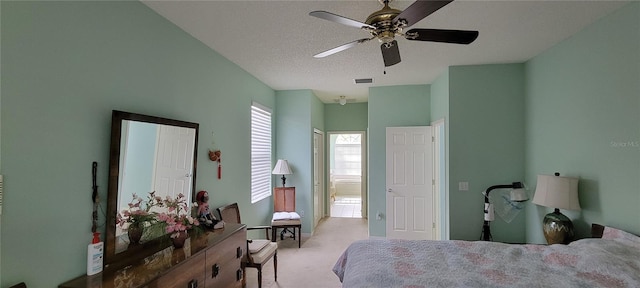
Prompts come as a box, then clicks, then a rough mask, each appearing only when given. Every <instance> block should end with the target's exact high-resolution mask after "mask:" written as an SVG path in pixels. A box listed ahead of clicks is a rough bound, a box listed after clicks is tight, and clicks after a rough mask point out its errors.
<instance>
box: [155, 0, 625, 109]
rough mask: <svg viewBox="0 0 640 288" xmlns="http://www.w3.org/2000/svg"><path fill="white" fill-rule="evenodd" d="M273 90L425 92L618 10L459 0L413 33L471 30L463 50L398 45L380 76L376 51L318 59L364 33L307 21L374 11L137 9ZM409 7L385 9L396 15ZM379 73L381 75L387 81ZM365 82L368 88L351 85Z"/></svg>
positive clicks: (530, 53) (364, 0)
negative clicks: (449, 74)
mask: <svg viewBox="0 0 640 288" xmlns="http://www.w3.org/2000/svg"><path fill="white" fill-rule="evenodd" d="M143 3H144V4H146V5H147V6H149V7H150V8H151V9H153V10H155V11H156V12H157V13H159V14H160V15H162V16H163V17H165V18H167V19H168V20H169V21H171V22H173V23H175V24H176V25H177V26H179V27H180V28H182V29H183V30H184V31H186V32H187V33H189V34H191V35H192V36H193V37H195V38H197V39H199V40H200V41H202V42H203V43H204V44H206V45H207V46H209V47H211V48H212V49H213V50H215V51H217V52H218V53H220V54H221V55H222V56H224V57H226V58H227V59H229V60H230V61H232V62H234V63H235V64H237V65H238V66H240V67H241V68H242V69H244V70H246V71H247V72H249V73H250V74H252V75H253V76H255V77H256V78H257V79H259V80H261V81H262V82H264V83H265V84H267V85H268V86H270V87H271V88H273V89H275V90H291V89H311V90H313V91H314V93H315V94H316V95H317V96H318V97H319V98H320V99H321V100H322V101H323V102H325V103H333V102H334V99H337V98H338V97H339V96H340V95H344V96H346V97H347V98H348V99H354V100H355V102H366V101H367V99H368V88H369V87H375V86H391V85H407V84H430V83H431V82H433V80H434V79H435V78H436V77H438V76H439V75H441V74H442V73H443V72H444V71H445V69H446V67H448V66H455V65H475V64H493V63H521V62H524V61H527V60H529V59H531V58H532V57H534V56H536V55H538V54H540V53H541V52H543V51H544V50H546V49H548V48H550V47H552V46H554V45H556V44H557V43H559V42H560V41H562V40H564V39H567V38H568V37H570V36H571V35H573V34H574V33H576V32H578V31H580V30H581V29H583V28H584V27H585V26H586V25H588V24H590V23H593V22H594V21H596V20H597V19H598V18H600V17H603V16H605V15H607V14H608V13H610V12H612V11H613V10H615V9H617V8H619V7H621V6H622V5H624V4H625V2H622V1H540V0H538V1H521V0H518V1H515V0H511V1H485V0H475V1H469V0H457V1H454V2H452V3H450V4H448V5H447V6H445V7H443V8H442V9H440V10H438V11H436V12H435V13H433V14H431V15H429V16H428V17H426V18H425V19H423V20H422V21H420V22H418V23H416V24H415V25H413V26H411V28H436V29H458V30H477V31H479V33H480V35H479V36H478V39H477V40H476V41H475V42H474V43H471V44H469V45H459V44H444V43H434V42H419V41H408V40H406V39H403V38H397V37H396V39H397V40H398V46H399V49H400V55H401V58H402V62H401V63H399V64H397V65H394V66H391V67H387V68H386V69H385V67H384V64H383V62H382V55H381V52H380V44H379V43H378V42H377V41H369V42H367V43H363V44H360V45H358V46H357V47H354V48H351V49H348V50H345V51H342V52H340V53H337V54H334V55H331V56H327V57H325V58H320V59H316V58H313V55H315V54H317V53H319V52H323V51H325V50H328V49H331V48H334V47H337V46H340V45H342V44H345V43H348V42H351V41H354V40H357V39H361V38H367V37H368V36H369V34H368V33H367V32H366V31H363V30H360V29H357V28H353V27H349V26H345V25H341V24H338V23H334V22H330V21H326V20H323V19H319V18H316V17H311V16H309V15H308V14H309V12H311V11H316V10H324V11H328V12H331V13H334V14H338V15H341V16H344V17H347V18H351V19H354V20H358V21H361V22H364V21H365V19H366V18H367V16H368V15H369V14H371V13H372V12H374V11H376V10H379V9H380V8H382V5H381V4H380V3H379V2H378V1H376V0H360V1H310V0H295V1H272V0H261V1H143ZM411 3H413V1H400V0H398V1H393V2H392V3H391V6H392V7H393V8H396V9H400V10H403V9H405V8H406V7H408V6H409V5H410V4H411ZM385 70H386V74H385ZM356 78H373V83H372V84H355V83H354V79H356Z"/></svg>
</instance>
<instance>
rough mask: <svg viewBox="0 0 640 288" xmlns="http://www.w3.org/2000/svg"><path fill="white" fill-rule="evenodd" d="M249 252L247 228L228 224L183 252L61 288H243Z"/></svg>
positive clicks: (155, 256)
mask: <svg viewBox="0 0 640 288" xmlns="http://www.w3.org/2000/svg"><path fill="white" fill-rule="evenodd" d="M246 248H247V229H246V225H244V224H226V225H225V227H224V228H222V229H217V230H214V231H207V232H205V234H202V235H201V236H200V237H198V238H194V239H192V238H189V239H188V240H187V242H186V243H185V246H184V247H183V248H180V249H174V248H173V247H168V248H166V249H164V250H161V251H158V252H157V253H155V254H153V255H151V256H149V257H146V258H144V259H141V260H140V261H138V262H136V263H133V264H131V265H128V266H126V267H122V268H118V269H112V271H109V270H108V269H106V270H105V271H103V272H102V273H99V274H96V275H93V276H86V275H84V276H80V277H78V278H76V279H73V280H70V281H68V282H65V283H63V284H60V285H59V286H58V287H64V288H78V287H92V288H94V287H95V288H111V287H114V288H115V287H127V288H130V287H149V288H154V287H167V288H169V287H171V288H174V287H176V288H182V287H184V288H202V287H242V279H243V277H244V275H243V272H242V264H241V261H242V258H243V256H244V254H245V253H246Z"/></svg>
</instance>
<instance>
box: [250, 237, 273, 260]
mask: <svg viewBox="0 0 640 288" xmlns="http://www.w3.org/2000/svg"><path fill="white" fill-rule="evenodd" d="M254 241H256V240H254ZM260 241H262V240H260ZM264 241H266V242H267V245H265V246H264V247H263V248H262V250H260V251H257V252H251V258H253V263H264V262H265V261H267V260H269V258H271V257H273V255H274V254H275V253H276V251H277V250H278V244H277V243H276V242H270V241H268V240H264ZM249 251H251V248H249Z"/></svg>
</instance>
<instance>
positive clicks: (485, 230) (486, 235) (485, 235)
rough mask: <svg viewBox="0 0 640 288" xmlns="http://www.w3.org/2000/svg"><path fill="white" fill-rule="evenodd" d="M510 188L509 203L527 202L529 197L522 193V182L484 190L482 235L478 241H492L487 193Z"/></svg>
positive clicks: (490, 209) (492, 217)
mask: <svg viewBox="0 0 640 288" xmlns="http://www.w3.org/2000/svg"><path fill="white" fill-rule="evenodd" d="M505 188H511V189H513V190H511V193H510V199H511V201H516V202H523V201H527V200H528V199H529V197H527V193H526V192H525V191H524V185H522V182H513V183H511V184H505V185H494V186H491V187H489V188H487V190H485V192H484V193H483V194H484V224H483V225H482V234H481V235H480V240H483V241H493V237H492V236H491V228H490V227H489V222H491V221H493V219H494V214H493V204H491V203H489V192H491V190H494V189H505Z"/></svg>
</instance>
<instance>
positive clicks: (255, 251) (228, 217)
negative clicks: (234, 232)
mask: <svg viewBox="0 0 640 288" xmlns="http://www.w3.org/2000/svg"><path fill="white" fill-rule="evenodd" d="M217 210H218V213H219V214H220V219H221V220H222V221H224V222H226V223H242V222H241V221H240V209H239V208H238V203H233V204H229V205H227V206H223V207H220V208H218V209H217ZM260 229H264V230H265V238H266V239H247V251H249V252H248V253H245V258H244V259H243V261H242V270H243V271H242V273H243V274H245V271H244V270H245V267H253V268H256V269H258V287H259V288H261V287H262V266H264V265H265V263H267V262H268V261H269V259H271V258H272V257H273V277H274V281H276V282H277V281H278V244H277V243H274V242H271V241H269V230H270V229H271V227H270V226H256V227H247V230H260ZM245 285H246V277H243V278H242V287H244V286H245Z"/></svg>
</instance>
